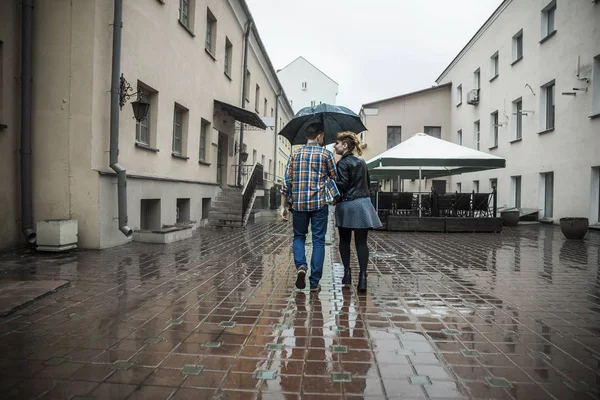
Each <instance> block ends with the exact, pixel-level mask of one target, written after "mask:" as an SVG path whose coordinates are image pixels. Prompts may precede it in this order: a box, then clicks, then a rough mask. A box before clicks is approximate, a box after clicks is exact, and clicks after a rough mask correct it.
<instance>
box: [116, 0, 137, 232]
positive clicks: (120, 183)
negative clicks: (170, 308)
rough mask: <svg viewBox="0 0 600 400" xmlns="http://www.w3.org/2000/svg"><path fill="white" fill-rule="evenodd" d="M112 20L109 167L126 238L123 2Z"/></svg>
mask: <svg viewBox="0 0 600 400" xmlns="http://www.w3.org/2000/svg"><path fill="white" fill-rule="evenodd" d="M114 8H115V10H114V20H113V48H112V73H111V83H110V167H111V168H112V169H113V171H115V172H116V173H117V198H118V210H119V230H120V231H121V232H122V233H123V234H124V235H125V236H127V237H128V238H130V237H131V236H132V235H133V230H132V229H131V228H130V227H129V226H127V174H126V170H125V168H123V167H122V166H121V165H120V164H119V97H120V83H121V80H120V76H121V37H122V31H123V0H115V6H114Z"/></svg>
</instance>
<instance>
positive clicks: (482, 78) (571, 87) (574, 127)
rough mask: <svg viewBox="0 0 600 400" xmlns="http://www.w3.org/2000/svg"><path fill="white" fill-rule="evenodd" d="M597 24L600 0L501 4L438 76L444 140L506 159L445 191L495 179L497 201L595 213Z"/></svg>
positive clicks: (599, 162)
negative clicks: (444, 94)
mask: <svg viewBox="0 0 600 400" xmlns="http://www.w3.org/2000/svg"><path fill="white" fill-rule="evenodd" d="M599 26H600V3H599V2H567V1H560V0H559V1H550V0H543V1H541V2H531V1H527V0H506V1H504V2H503V3H502V4H501V5H500V6H499V7H498V9H497V10H496V11H495V12H494V13H493V14H492V16H490V18H489V19H488V20H487V21H486V22H485V24H484V25H483V26H482V27H481V28H480V29H479V31H478V32H477V33H476V34H475V35H474V36H473V38H472V39H471V40H470V41H469V42H468V43H467V45H466V46H465V47H464V48H463V49H462V50H461V52H460V53H459V54H458V55H457V56H456V58H455V59H454V60H452V62H451V63H450V65H449V66H448V67H447V68H446V69H445V70H444V71H443V72H442V74H441V75H440V76H439V77H438V79H437V80H436V82H437V83H438V84H439V85H448V84H450V85H451V86H452V89H451V90H452V93H451V95H450V99H451V104H450V106H449V107H448V108H447V110H448V113H449V116H450V129H448V130H445V131H442V139H444V140H448V141H452V142H455V143H458V144H462V145H464V146H468V147H472V148H475V149H478V150H481V151H484V152H489V153H491V154H494V155H497V156H500V157H503V158H505V159H506V168H505V169H500V170H491V171H485V172H477V173H470V174H464V175H460V176H453V177H451V178H450V179H449V182H450V183H449V185H450V188H449V190H452V191H454V190H460V191H463V192H470V191H473V190H475V191H481V192H489V191H490V190H491V186H492V184H497V188H498V206H499V207H503V206H504V207H515V206H516V207H519V208H522V209H529V210H533V211H534V212H535V210H538V212H539V218H540V219H546V220H547V221H548V222H550V221H552V222H554V223H557V222H558V220H559V219H560V218H562V217H587V218H589V219H590V223H591V224H598V223H599V222H600V221H599V218H600V137H599V136H598V134H599V132H600V30H599V29H598V27H599ZM399 110H400V109H398V111H399ZM369 124H370V123H369V117H367V127H368V128H369V131H370V132H369V134H371V131H372V129H371V126H370V125H369ZM379 135H383V132H380V133H379ZM368 140H369V145H370V144H371V142H373V140H372V139H371V138H369V139H368ZM380 140H381V141H383V140H384V139H383V136H381V138H380Z"/></svg>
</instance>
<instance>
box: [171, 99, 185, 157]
mask: <svg viewBox="0 0 600 400" xmlns="http://www.w3.org/2000/svg"><path fill="white" fill-rule="evenodd" d="M187 114H188V110H187V109H185V108H184V107H182V106H180V105H179V104H175V115H174V116H173V154H174V155H178V156H182V155H184V151H185V148H184V143H185V131H186V129H187V126H186V119H187Z"/></svg>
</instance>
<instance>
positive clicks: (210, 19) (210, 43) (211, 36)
mask: <svg viewBox="0 0 600 400" xmlns="http://www.w3.org/2000/svg"><path fill="white" fill-rule="evenodd" d="M216 39H217V19H216V18H215V16H214V14H213V13H212V12H211V11H210V8H207V9H206V39H205V42H204V48H205V49H206V51H208V52H209V53H210V54H214V49H215V41H216Z"/></svg>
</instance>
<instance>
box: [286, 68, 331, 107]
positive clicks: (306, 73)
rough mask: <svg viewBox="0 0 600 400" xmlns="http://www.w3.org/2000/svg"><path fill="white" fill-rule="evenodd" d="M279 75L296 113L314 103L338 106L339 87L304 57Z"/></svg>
mask: <svg viewBox="0 0 600 400" xmlns="http://www.w3.org/2000/svg"><path fill="white" fill-rule="evenodd" d="M277 75H278V76H279V80H280V81H281V84H282V85H283V88H284V90H285V93H286V94H287V96H288V99H289V100H290V102H291V103H292V107H293V109H294V112H295V113H296V112H298V111H299V110H300V109H301V108H303V107H309V106H310V105H311V102H312V101H314V102H315V104H320V103H327V104H336V97H337V94H338V86H339V85H338V84H337V83H336V82H334V81H333V80H332V79H331V78H329V77H328V76H327V75H325V74H324V73H323V72H321V71H320V70H319V69H318V68H317V67H315V66H314V65H312V64H311V63H310V62H308V61H307V60H306V59H304V57H299V58H297V59H296V60H294V61H293V62H292V63H290V64H288V65H287V66H286V67H285V68H283V69H281V70H280V71H279V72H278V73H277ZM302 82H306V89H303V88H302Z"/></svg>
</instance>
